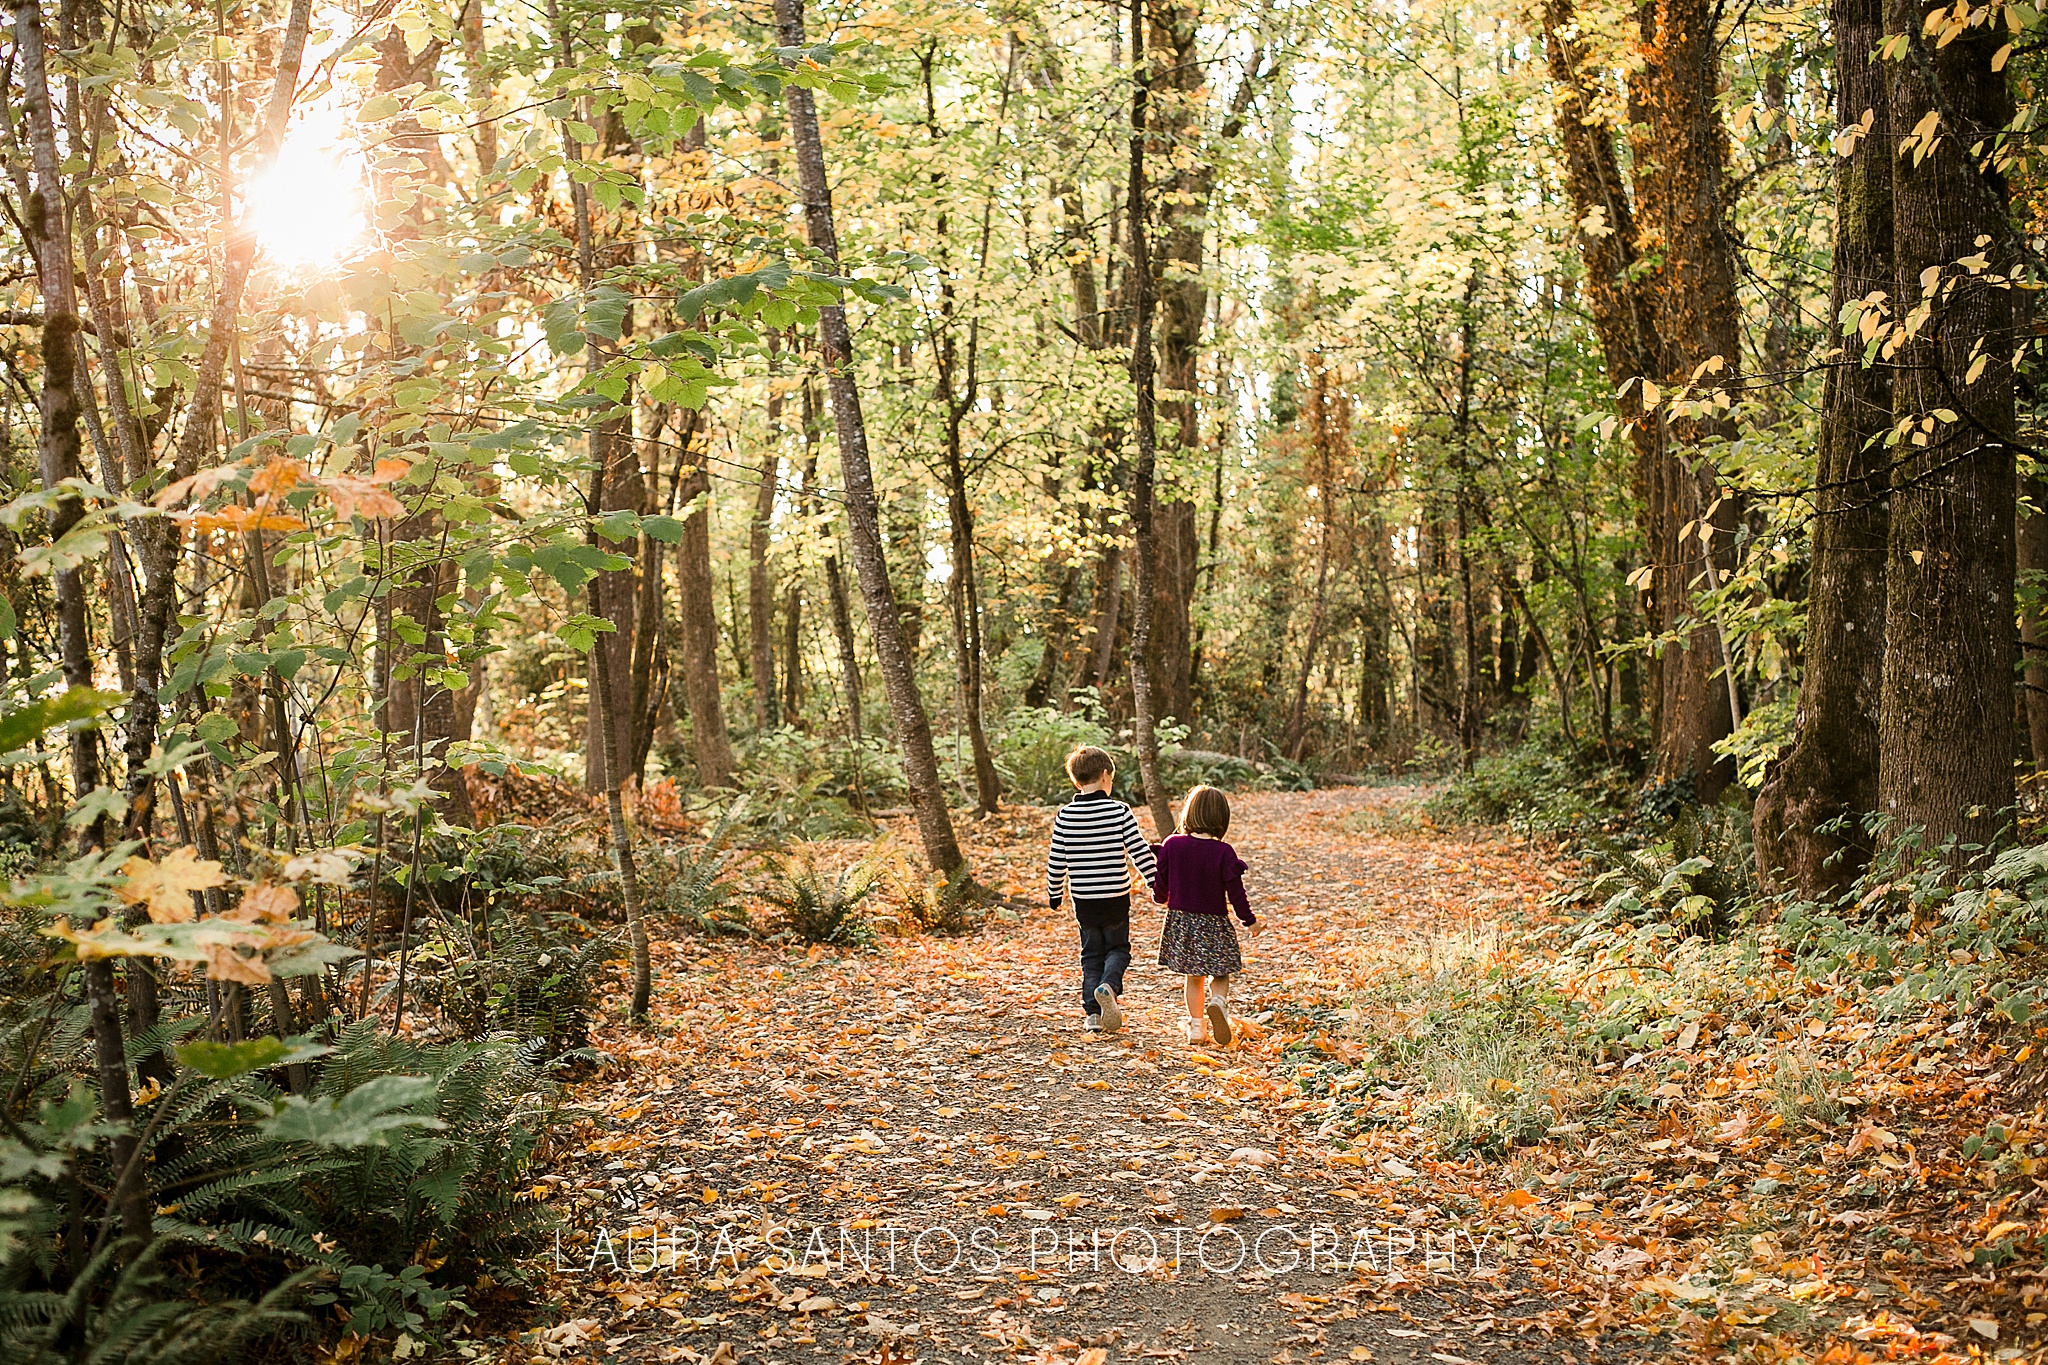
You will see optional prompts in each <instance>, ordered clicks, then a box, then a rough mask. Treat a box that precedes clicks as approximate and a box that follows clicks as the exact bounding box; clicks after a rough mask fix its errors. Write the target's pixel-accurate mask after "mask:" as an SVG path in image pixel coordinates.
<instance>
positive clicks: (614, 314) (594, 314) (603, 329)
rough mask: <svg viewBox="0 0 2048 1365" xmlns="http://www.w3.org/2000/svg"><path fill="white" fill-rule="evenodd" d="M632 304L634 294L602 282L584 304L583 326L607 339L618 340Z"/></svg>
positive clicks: (593, 333) (594, 334) (596, 335)
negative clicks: (627, 311)
mask: <svg viewBox="0 0 2048 1365" xmlns="http://www.w3.org/2000/svg"><path fill="white" fill-rule="evenodd" d="M632 306H633V296H632V295H630V294H628V293H627V292H626V291H625V290H623V289H619V288H616V287H614V286H612V285H609V284H601V285H599V286H598V287H597V288H596V289H593V290H592V291H591V292H590V301H589V302H587V303H585V304H584V305H583V328H584V330H585V331H587V332H589V333H590V334H591V335H592V336H595V337H599V338H601V339H603V340H605V341H617V340H618V339H619V334H620V332H621V331H622V330H623V328H624V325H625V320H626V310H627V309H629V308H631V307H632Z"/></svg>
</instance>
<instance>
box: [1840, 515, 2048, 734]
mask: <svg viewBox="0 0 2048 1365" xmlns="http://www.w3.org/2000/svg"><path fill="white" fill-rule="evenodd" d="M2026 494H2027V501H2028V502H2029V503H2031V504H2033V507H2034V511H2033V512H2032V513H2031V514H2026V515H2022V516H2021V517H2020V524H2019V545H2018V549H2019V568H2020V572H2021V573H2022V574H2024V575H2026V576H2027V577H2028V579H2029V581H2030V583H2031V585H2032V590H2033V593H2034V598H2033V600H2032V601H2031V602H2029V603H2027V604H2026V605H2025V606H2023V607H2022V608H2021V609H2020V664H2021V668H2020V674H2021V677H2022V679H2023V680H2024V681H2025V683H2026V713H2027V738H2028V741H2029V747H2030V748H2031V749H2032V750H2033V758H2034V771H2035V772H2048V601H2044V599H2043V596H2042V594H2048V479H2043V478H2041V477H2040V476H2038V475H2035V476H2031V477H2029V478H2028V479H2027V481H2026ZM1810 629H1811V628H1810V627H1809V630H1810Z"/></svg>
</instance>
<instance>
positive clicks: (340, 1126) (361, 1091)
mask: <svg viewBox="0 0 2048 1365" xmlns="http://www.w3.org/2000/svg"><path fill="white" fill-rule="evenodd" d="M433 1097H434V1083H433V1082H432V1081H431V1080H428V1079H427V1078H426V1077H425V1076H378V1077H377V1078H375V1079H374V1080H368V1081H364V1082H363V1083H362V1084H361V1085H359V1086H357V1087H356V1088H355V1089H353V1090H351V1091H349V1092H348V1093H347V1094H346V1095H343V1096H341V1097H340V1098H339V1099H331V1098H322V1099H312V1100H309V1099H304V1098H302V1097H300V1096H298V1095H291V1096H287V1097H286V1098H285V1099H284V1100H282V1101H281V1102H280V1103H279V1104H278V1107H277V1112H276V1114H275V1115H274V1116H273V1117H271V1118H270V1119H268V1120H266V1121H265V1122H264V1124H263V1130H264V1131H265V1132H266V1133H268V1134H269V1135H270V1136H271V1137H274V1138H277V1139H278V1140H279V1141H282V1142H307V1143H311V1144H312V1145H314V1146H316V1147H385V1146H389V1145H390V1135H391V1134H392V1132H394V1131H395V1130H397V1129H401V1128H445V1127H447V1126H448V1125H447V1124H445V1123H443V1122H441V1120H439V1119H437V1118H435V1117H433V1116H432V1115H431V1114H419V1113H413V1112H409V1111H411V1110H413V1109H416V1108H418V1107H419V1106H421V1105H423V1104H426V1103H428V1102H429V1101H431V1100H432V1099H433Z"/></svg>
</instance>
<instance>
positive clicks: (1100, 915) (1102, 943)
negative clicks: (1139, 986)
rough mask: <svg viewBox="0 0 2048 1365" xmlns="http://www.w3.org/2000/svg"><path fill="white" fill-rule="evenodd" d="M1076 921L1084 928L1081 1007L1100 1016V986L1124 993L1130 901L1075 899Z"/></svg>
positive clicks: (1129, 937) (1129, 947)
mask: <svg viewBox="0 0 2048 1365" xmlns="http://www.w3.org/2000/svg"><path fill="white" fill-rule="evenodd" d="M1074 919H1075V920H1076V921H1077V922H1078V923H1079V925H1080V928H1081V1008H1082V1009H1085V1010H1086V1011H1088V1013H1090V1014H1100V1013H1102V1006H1100V1005H1098V1004H1096V1003H1095V988H1096V987H1097V986H1101V985H1105V984H1106V985H1107V986H1108V987H1109V988H1110V989H1111V990H1113V991H1115V992H1116V993H1117V994H1118V995H1122V994H1123V993H1124V971H1125V969H1126V968H1128V967H1129V966H1130V965H1131V898H1130V897H1129V896H1118V897H1116V898H1114V899H1112V900H1076V901H1075V902H1074Z"/></svg>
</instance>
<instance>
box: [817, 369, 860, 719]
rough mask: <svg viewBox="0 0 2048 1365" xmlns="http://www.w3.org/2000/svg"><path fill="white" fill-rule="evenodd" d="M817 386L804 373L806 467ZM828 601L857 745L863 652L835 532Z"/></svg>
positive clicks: (828, 559) (828, 562) (843, 690)
mask: <svg viewBox="0 0 2048 1365" xmlns="http://www.w3.org/2000/svg"><path fill="white" fill-rule="evenodd" d="M818 406H819V404H818V389H817V384H816V380H815V378H814V377H813V376H811V375H808V374H807V375H805V376H804V446H805V448H806V450H807V452H808V453H807V455H806V456H805V464H806V467H815V466H816V464H817V463H818V421H819V417H820V415H821V414H820V413H819V411H818ZM825 600H826V603H827V605H828V606H830V608H831V610H832V636H833V639H834V640H836V641H837V642H838V645H839V685H840V690H841V694H842V696H843V698H844V701H845V705H846V734H847V738H848V739H850V740H852V741H853V742H854V744H855V745H858V744H859V743H860V742H861V739H862V733H861V732H862V724H861V714H860V710H861V694H860V654H859V652H858V645H857V642H856V641H855V639H854V634H853V610H852V606H851V604H850V603H849V602H848V601H847V596H846V577H845V575H844V574H842V573H841V572H840V569H839V537H838V534H837V533H836V532H834V533H832V553H831V554H828V555H826V556H825Z"/></svg>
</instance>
